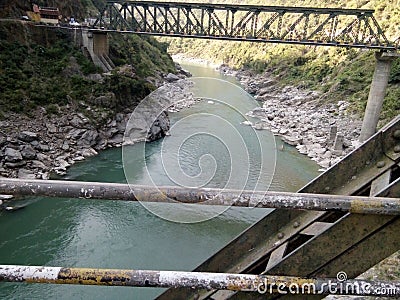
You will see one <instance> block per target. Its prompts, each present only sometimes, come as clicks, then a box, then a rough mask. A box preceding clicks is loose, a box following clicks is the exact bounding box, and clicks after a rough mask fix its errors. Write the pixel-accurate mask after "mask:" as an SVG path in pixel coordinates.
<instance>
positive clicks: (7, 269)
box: [0, 265, 400, 297]
mask: <svg viewBox="0 0 400 300" xmlns="http://www.w3.org/2000/svg"><path fill="white" fill-rule="evenodd" d="M343 274H344V276H345V277H344V278H342V277H339V275H338V278H335V279H328V278H317V279H309V278H300V277H289V276H269V275H249V274H228V273H203V272H175V271H146V270H117V269H84V268H62V267H42V266H15V265H0V282H1V281H4V282H26V283H48V284H74V285H97V286H121V287H157V288H168V287H173V288H181V287H189V288H194V289H206V290H214V289H217V290H231V291H242V292H255V293H261V294H266V293H277V292H279V290H281V291H285V292H286V293H292V292H293V293H297V294H320V295H327V294H331V293H336V294H343V295H362V296H374V295H380V294H381V293H380V292H381V291H382V289H385V290H386V291H390V293H387V296H390V297H397V296H400V283H399V282H387V281H364V280H356V279H349V280H347V276H346V275H345V273H343V272H341V276H342V275H343ZM278 287H279V289H278ZM332 287H336V289H333V288H332Z"/></svg>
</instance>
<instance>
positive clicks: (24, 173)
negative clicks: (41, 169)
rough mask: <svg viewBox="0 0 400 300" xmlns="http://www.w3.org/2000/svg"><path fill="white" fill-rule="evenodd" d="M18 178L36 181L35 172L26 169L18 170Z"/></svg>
mask: <svg viewBox="0 0 400 300" xmlns="http://www.w3.org/2000/svg"><path fill="white" fill-rule="evenodd" d="M18 178H20V179H36V175H35V173H34V172H32V171H30V170H26V169H19V170H18Z"/></svg>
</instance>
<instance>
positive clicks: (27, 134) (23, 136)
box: [18, 131, 39, 143]
mask: <svg viewBox="0 0 400 300" xmlns="http://www.w3.org/2000/svg"><path fill="white" fill-rule="evenodd" d="M18 138H19V139H20V140H21V141H23V142H26V143H30V142H33V141H36V140H38V139H39V137H38V135H37V134H36V133H34V132H31V131H22V132H21V133H20V134H19V135H18Z"/></svg>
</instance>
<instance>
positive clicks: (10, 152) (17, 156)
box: [4, 148, 22, 163]
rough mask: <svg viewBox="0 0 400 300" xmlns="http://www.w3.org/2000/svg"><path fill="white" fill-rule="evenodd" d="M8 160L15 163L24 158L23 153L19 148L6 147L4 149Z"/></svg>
mask: <svg viewBox="0 0 400 300" xmlns="http://www.w3.org/2000/svg"><path fill="white" fill-rule="evenodd" d="M4 156H5V159H6V162H10V163H15V162H19V161H21V160H22V154H21V152H20V151H19V150H15V149H13V148H6V149H5V150H4Z"/></svg>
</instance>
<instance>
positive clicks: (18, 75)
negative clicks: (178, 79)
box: [0, 0, 175, 119]
mask: <svg viewBox="0 0 400 300" xmlns="http://www.w3.org/2000/svg"><path fill="white" fill-rule="evenodd" d="M101 1H102V0H101ZM101 1H97V2H96V3H95V4H96V5H101V3H100V2H101ZM30 2H31V1H21V0H15V1H2V0H0V5H1V6H2V7H4V10H3V11H2V12H1V14H2V16H1V17H3V18H14V19H15V18H19V16H21V15H23V14H24V13H25V10H29V9H31V3H30ZM35 3H38V4H40V5H50V6H51V5H54V6H57V7H59V8H60V11H61V13H62V14H63V15H65V16H67V15H71V16H72V15H74V16H79V17H81V18H84V17H86V16H88V15H90V14H91V13H92V11H93V10H96V8H95V5H94V4H93V3H92V1H90V0H87V1H86V0H72V1H59V0H57V1H35ZM79 17H78V18H79ZM0 41H1V43H0V119H2V118H4V116H5V115H6V114H7V113H8V112H17V113H20V112H22V113H27V114H29V113H32V112H33V111H34V109H35V108H37V107H44V108H45V109H46V111H47V112H49V113H54V112H56V111H57V109H56V107H57V106H63V105H67V104H68V105H73V106H74V107H75V106H76V107H79V106H80V105H78V103H84V102H86V103H88V104H90V105H96V101H95V99H96V98H98V97H101V96H104V95H108V94H109V93H113V94H115V95H116V99H115V101H113V102H112V103H111V102H110V103H109V107H107V108H108V111H107V113H110V114H115V113H116V112H117V111H119V110H122V109H123V108H124V107H127V106H130V107H134V105H133V104H134V103H135V102H137V101H140V100H141V99H142V98H143V97H145V96H146V95H147V94H148V93H149V92H150V91H151V90H152V89H155V86H153V85H152V84H151V83H149V80H148V79H147V78H148V77H152V76H157V74H160V73H168V72H174V71H175V66H174V63H173V61H172V59H171V57H170V56H169V55H168V54H167V53H166V46H165V45H163V44H161V43H159V42H157V41H156V40H155V39H154V38H151V37H139V36H136V35H133V36H122V35H118V34H115V35H111V36H110V57H111V58H112V59H113V61H114V63H115V64H116V65H117V66H122V65H125V64H126V65H133V69H132V70H133V71H132V74H128V75H129V76H125V74H124V73H123V72H118V71H115V72H113V73H112V74H111V75H110V76H105V77H104V78H103V79H101V80H99V76H100V75H98V76H96V74H97V73H101V72H102V71H101V70H99V69H98V68H97V67H95V65H94V64H93V63H92V61H91V60H90V59H88V58H87V57H86V56H84V54H83V52H82V51H81V49H79V48H77V47H75V46H74V44H73V42H72V41H71V38H70V37H69V36H68V34H67V33H66V32H65V31H62V30H53V29H44V28H40V27H35V26H30V24H29V23H24V22H20V21H15V20H10V21H6V20H2V21H1V22H0ZM100 78H101V76H100ZM99 109H100V108H99ZM101 110H102V111H101V112H102V113H103V110H104V108H101Z"/></svg>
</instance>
